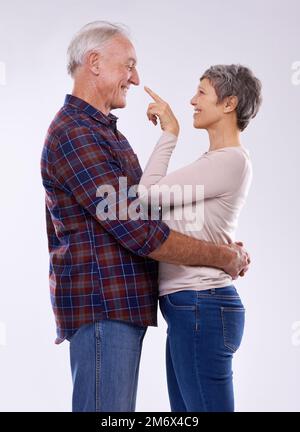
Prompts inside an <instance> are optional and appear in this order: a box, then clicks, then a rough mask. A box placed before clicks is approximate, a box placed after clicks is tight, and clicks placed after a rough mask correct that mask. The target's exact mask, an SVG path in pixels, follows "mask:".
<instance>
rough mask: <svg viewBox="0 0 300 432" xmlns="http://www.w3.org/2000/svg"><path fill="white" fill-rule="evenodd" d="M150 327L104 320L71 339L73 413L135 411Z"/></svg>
mask: <svg viewBox="0 0 300 432" xmlns="http://www.w3.org/2000/svg"><path fill="white" fill-rule="evenodd" d="M145 333H146V327H140V326H136V325H134V324H130V323H126V322H122V321H114V320H103V321H98V322H96V323H93V324H88V325H84V326H82V327H80V328H79V330H77V332H76V333H75V334H74V335H73V336H72V337H71V338H70V360H71V371H72V379H73V401H72V402H73V403H72V410H73V411H74V412H76V411H93V412H95V411H96V412H99V411H101V412H103V411H107V412H133V411H134V410H135V402H136V392H137V384H138V375H139V364H140V356H141V350H142V343H143V338H144V336H145Z"/></svg>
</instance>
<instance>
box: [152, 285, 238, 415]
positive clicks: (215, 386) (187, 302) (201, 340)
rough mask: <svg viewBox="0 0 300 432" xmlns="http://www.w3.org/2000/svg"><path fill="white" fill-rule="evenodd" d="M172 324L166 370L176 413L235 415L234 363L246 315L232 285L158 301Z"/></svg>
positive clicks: (167, 348) (168, 331)
mask: <svg viewBox="0 0 300 432" xmlns="http://www.w3.org/2000/svg"><path fill="white" fill-rule="evenodd" d="M160 309H161V312H162V314H163V316H164V318H165V320H166V322H167V324H168V330H167V343H166V368H167V380H168V391H169V398H170V404H171V409H172V411H175V412H185V411H188V412H190V411H194V412H221V411H222V412H223V411H234V395H233V382H232V357H233V354H234V353H235V352H236V350H237V349H238V347H239V345H240V343H241V340H242V336H243V331H244V321H245V309H244V307H243V304H242V302H241V299H240V297H239V295H238V293H237V291H236V289H235V287H234V286H233V285H231V286H227V287H225V288H216V289H210V290H205V291H179V292H177V293H174V294H168V295H165V296H162V297H160Z"/></svg>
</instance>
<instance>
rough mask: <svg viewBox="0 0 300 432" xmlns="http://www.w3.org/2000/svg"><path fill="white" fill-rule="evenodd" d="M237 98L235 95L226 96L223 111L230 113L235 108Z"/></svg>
mask: <svg viewBox="0 0 300 432" xmlns="http://www.w3.org/2000/svg"><path fill="white" fill-rule="evenodd" d="M238 103H239V100H238V98H237V97H236V96H228V97H227V98H226V100H225V105H224V113H230V112H232V111H234V110H235V109H236V107H237V106H238Z"/></svg>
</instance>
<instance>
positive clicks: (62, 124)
mask: <svg viewBox="0 0 300 432" xmlns="http://www.w3.org/2000/svg"><path fill="white" fill-rule="evenodd" d="M80 129H85V130H89V129H90V124H89V121H88V117H87V116H85V115H84V113H81V112H78V111H77V110H76V109H72V108H70V107H66V106H63V107H62V108H61V109H60V110H59V111H58V112H57V113H56V115H55V116H54V118H53V120H52V122H51V123H50V126H49V128H48V133H47V138H48V139H49V138H50V139H53V138H56V139H57V140H59V139H61V138H62V137H63V136H65V135H66V134H67V133H68V132H69V131H71V130H80Z"/></svg>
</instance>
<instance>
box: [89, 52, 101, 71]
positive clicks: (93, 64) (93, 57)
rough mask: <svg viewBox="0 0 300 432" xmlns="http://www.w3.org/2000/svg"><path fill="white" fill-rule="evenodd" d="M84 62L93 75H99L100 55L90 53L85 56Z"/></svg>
mask: <svg viewBox="0 0 300 432" xmlns="http://www.w3.org/2000/svg"><path fill="white" fill-rule="evenodd" d="M86 62H87V66H88V68H89V70H90V71H91V72H92V73H93V74H95V75H100V53H98V52H95V51H92V52H90V53H89V54H88V55H87V58H86Z"/></svg>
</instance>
